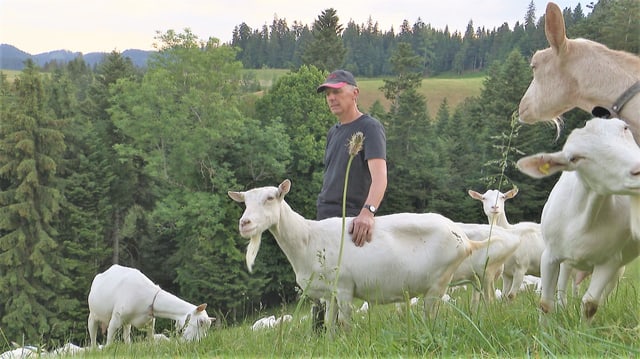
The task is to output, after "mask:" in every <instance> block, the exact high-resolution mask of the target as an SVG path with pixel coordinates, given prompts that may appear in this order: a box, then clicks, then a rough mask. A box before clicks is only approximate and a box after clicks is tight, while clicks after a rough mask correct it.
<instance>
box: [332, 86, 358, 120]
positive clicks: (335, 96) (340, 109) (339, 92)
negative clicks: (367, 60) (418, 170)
mask: <svg viewBox="0 0 640 359" xmlns="http://www.w3.org/2000/svg"><path fill="white" fill-rule="evenodd" d="M324 91H325V96H326V99H327V104H328V105H329V109H330V110H331V113H333V114H334V115H336V116H340V115H341V114H343V113H346V112H347V111H349V110H350V109H351V108H353V106H354V105H355V103H356V99H357V98H358V89H357V88H356V87H355V86H352V85H344V86H342V87H341V88H337V89H334V88H327V89H325V90H324Z"/></svg>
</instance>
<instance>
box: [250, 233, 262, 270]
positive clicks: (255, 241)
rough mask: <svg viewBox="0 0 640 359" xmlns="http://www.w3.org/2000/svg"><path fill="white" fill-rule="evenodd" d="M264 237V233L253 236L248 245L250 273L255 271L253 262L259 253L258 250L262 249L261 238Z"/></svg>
mask: <svg viewBox="0 0 640 359" xmlns="http://www.w3.org/2000/svg"><path fill="white" fill-rule="evenodd" d="M261 238H262V233H260V234H258V235H255V236H252V237H251V239H249V245H247V257H246V260H247V268H249V273H251V272H252V271H253V263H254V262H255V260H256V256H257V255H258V250H260V239H261Z"/></svg>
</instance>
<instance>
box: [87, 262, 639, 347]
mask: <svg viewBox="0 0 640 359" xmlns="http://www.w3.org/2000/svg"><path fill="white" fill-rule="evenodd" d="M587 282H588V281H587ZM585 290H586V284H582V286H581V289H580V291H581V294H580V295H579V296H577V297H573V296H570V297H569V304H568V307H567V308H566V310H563V311H558V312H556V313H553V314H550V315H544V316H541V314H540V312H539V311H538V309H537V303H538V300H539V294H537V293H536V292H535V291H533V290H527V291H525V292H521V293H520V295H519V296H518V297H517V298H516V299H514V300H513V301H512V302H507V301H497V302H493V303H490V304H487V303H482V304H481V305H480V307H479V308H478V310H476V311H474V310H472V309H471V308H470V294H471V292H470V290H469V289H466V290H458V291H455V292H453V293H452V294H451V296H452V297H453V299H454V301H453V302H444V301H443V302H440V303H439V304H438V311H437V314H436V315H435V317H434V318H433V319H430V320H429V319H425V317H424V315H423V313H424V311H423V309H422V306H421V305H417V306H409V305H408V303H404V304H402V305H401V310H398V308H396V306H395V305H389V304H388V305H373V304H372V305H370V307H369V310H368V311H367V312H365V313H356V312H355V310H354V315H353V323H352V327H351V329H350V330H348V331H343V330H339V331H337V332H336V333H334V334H326V333H323V334H317V333H314V332H313V331H312V330H311V324H310V321H309V319H306V318H305V316H307V315H308V314H309V306H308V301H301V302H300V303H298V304H297V305H295V304H294V305H293V306H291V307H283V308H278V309H275V310H272V311H268V312H264V313H261V316H268V315H275V316H276V317H279V316H282V315H283V314H292V315H293V318H294V319H293V320H292V321H291V322H285V323H284V324H282V325H280V326H277V327H275V328H270V329H261V330H256V331H253V330H252V329H251V325H252V324H253V322H254V320H256V319H258V318H259V317H256V318H250V319H248V320H247V321H246V322H245V323H242V324H240V325H235V326H226V325H224V323H222V324H221V325H220V326H218V327H216V328H212V330H211V332H210V333H209V335H208V336H207V337H206V338H205V339H204V340H203V341H201V342H199V343H184V342H179V341H177V340H174V339H172V340H171V341H169V342H158V343H151V342H148V341H146V340H145V339H144V338H143V334H142V332H139V331H135V330H134V332H136V334H137V335H136V338H135V340H134V343H133V344H132V345H125V344H123V343H122V342H117V343H115V344H114V345H112V346H110V347H107V348H104V349H102V350H93V351H85V352H83V353H81V354H79V355H76V356H75V357H86V358H106V357H136V358H158V357H171V358H218V357H219V358H228V357H233V358H236V357H243V358H244V357H249V358H265V357H291V358H298V357H329V358H338V357H340V358H346V357H348V358H372V357H434V356H437V357H446V358H450V357H455V358H471V357H474V358H496V357H499V358H525V357H526V358H529V357H551V358H554V357H561V358H603V357H607V358H611V357H615V358H633V357H636V358H637V357H639V356H640V300H639V296H640V260H638V259H636V260H635V261H634V262H632V263H631V264H630V265H629V266H628V267H627V271H626V273H625V276H624V278H623V280H622V281H621V282H620V285H619V286H618V287H617V289H615V290H614V291H613V292H612V294H611V296H610V298H609V301H608V302H607V303H606V304H605V305H604V306H601V307H600V309H599V310H598V312H597V313H596V316H595V318H594V320H593V321H592V322H591V323H589V324H587V323H583V322H581V321H580V310H579V305H580V297H581V296H582V293H584V291H585ZM361 303H362V301H356V302H355V303H354V305H355V308H358V307H359V306H360V304H361ZM420 303H421V302H420ZM355 308H354V309H355ZM210 314H211V313H210ZM540 318H543V320H540ZM166 334H169V333H166Z"/></svg>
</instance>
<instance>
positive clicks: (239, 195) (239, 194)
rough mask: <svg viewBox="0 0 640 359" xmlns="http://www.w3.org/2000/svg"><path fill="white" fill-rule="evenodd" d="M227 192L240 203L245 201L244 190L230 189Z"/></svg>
mask: <svg viewBox="0 0 640 359" xmlns="http://www.w3.org/2000/svg"><path fill="white" fill-rule="evenodd" d="M227 193H228V194H229V197H231V199H232V200H234V201H236V202H240V203H242V202H244V192H233V191H229V192H227Z"/></svg>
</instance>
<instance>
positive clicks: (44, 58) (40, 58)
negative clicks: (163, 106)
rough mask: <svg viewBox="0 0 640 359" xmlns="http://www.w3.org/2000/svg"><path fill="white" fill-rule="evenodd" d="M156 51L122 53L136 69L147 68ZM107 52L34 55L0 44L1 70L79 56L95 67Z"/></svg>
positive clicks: (64, 61)
mask: <svg viewBox="0 0 640 359" xmlns="http://www.w3.org/2000/svg"><path fill="white" fill-rule="evenodd" d="M153 52H154V51H145V50H136V49H130V50H125V51H123V52H122V56H123V57H128V58H130V59H131V62H133V65H134V66H136V67H146V66H147V59H148V58H149V55H150V54H152V53H153ZM107 54H108V53H107V52H90V53H88V54H83V53H81V52H72V51H69V50H56V51H50V52H45V53H41V54H36V55H32V54H29V53H27V52H24V51H22V50H20V49H18V48H17V47H15V46H13V45H9V44H0V69H3V70H18V71H20V70H22V69H23V68H24V61H25V60H27V59H29V58H31V59H32V60H33V61H34V62H35V63H36V64H37V65H38V66H44V65H45V64H46V63H49V62H52V61H56V62H59V63H67V62H69V61H71V60H74V59H75V58H77V57H78V56H82V58H83V59H84V62H85V63H86V64H87V65H88V66H91V67H93V66H95V65H97V64H99V63H100V62H102V61H104V57H105V56H106V55H107Z"/></svg>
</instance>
